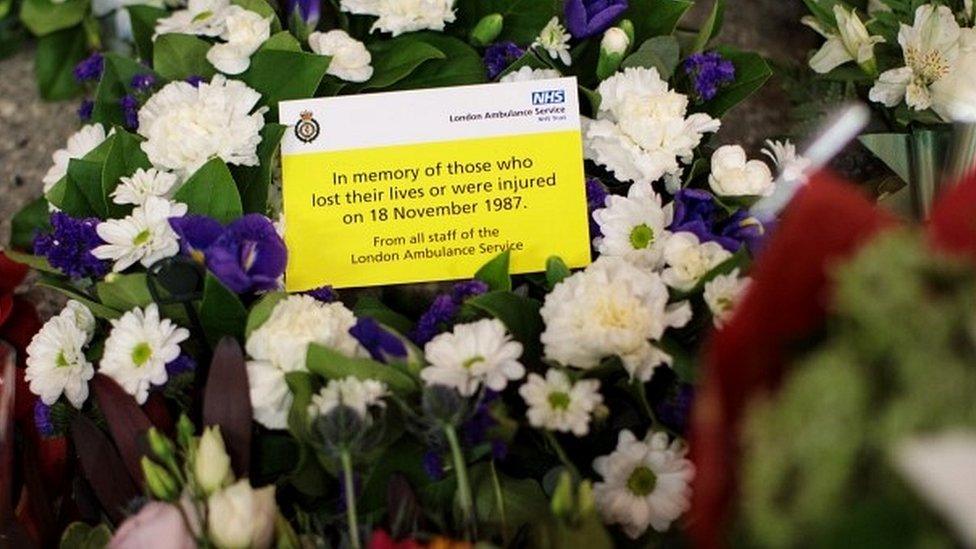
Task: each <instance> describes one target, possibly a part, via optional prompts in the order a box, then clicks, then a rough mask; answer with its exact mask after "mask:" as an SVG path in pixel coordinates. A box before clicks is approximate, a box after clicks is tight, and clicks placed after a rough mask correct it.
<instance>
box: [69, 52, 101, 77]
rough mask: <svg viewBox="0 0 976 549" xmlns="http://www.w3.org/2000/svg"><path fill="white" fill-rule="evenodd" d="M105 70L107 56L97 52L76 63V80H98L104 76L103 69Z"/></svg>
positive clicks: (73, 72) (74, 72)
mask: <svg viewBox="0 0 976 549" xmlns="http://www.w3.org/2000/svg"><path fill="white" fill-rule="evenodd" d="M104 70H105V58H104V57H102V54H100V53H98V52H95V53H93V54H91V55H89V56H88V57H86V58H84V59H82V60H81V61H79V62H78V64H77V65H75V68H74V71H72V74H74V77H75V80H77V81H78V82H87V81H89V80H98V79H99V78H101V77H102V71H104Z"/></svg>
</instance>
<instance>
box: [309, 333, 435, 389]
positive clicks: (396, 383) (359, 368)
mask: <svg viewBox="0 0 976 549" xmlns="http://www.w3.org/2000/svg"><path fill="white" fill-rule="evenodd" d="M306 366H307V367H308V370H309V371H310V372H312V373H315V374H318V375H320V376H322V377H324V378H325V379H342V378H344V377H348V376H353V377H356V378H359V379H375V380H378V381H382V382H383V383H386V385H387V386H388V387H389V388H390V390H391V391H393V392H396V393H399V394H402V395H406V394H410V393H414V392H416V391H417V390H419V389H420V385H419V383H418V382H417V380H416V379H414V378H412V377H410V376H409V375H408V374H406V373H405V372H404V371H403V370H400V369H398V368H396V367H393V366H389V365H386V364H380V363H379V362H376V361H374V360H370V359H368V358H349V357H347V356H345V355H342V354H340V353H338V352H336V351H333V350H332V349H329V348H327V347H322V346H321V345H315V344H312V345H309V347H308V360H307V362H306Z"/></svg>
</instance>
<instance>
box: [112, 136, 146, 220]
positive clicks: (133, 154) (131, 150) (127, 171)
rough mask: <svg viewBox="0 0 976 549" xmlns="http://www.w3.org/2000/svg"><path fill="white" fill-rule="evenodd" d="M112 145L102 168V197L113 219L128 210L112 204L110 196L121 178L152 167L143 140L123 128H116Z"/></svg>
mask: <svg viewBox="0 0 976 549" xmlns="http://www.w3.org/2000/svg"><path fill="white" fill-rule="evenodd" d="M110 139H111V142H112V144H111V145H110V147H109V150H108V156H106V157H105V165H104V166H103V167H102V196H103V198H104V200H105V202H106V208H107V209H108V213H109V214H110V216H111V217H122V216H123V215H124V214H125V213H126V211H127V208H125V207H123V206H120V205H118V204H115V203H114V202H112V199H111V198H110V195H111V194H112V192H114V191H115V188H116V187H117V186H118V184H119V178H121V177H126V176H130V175H132V174H133V173H135V171H136V170H137V169H139V168H143V169H146V168H149V167H151V166H152V164H150V162H149V157H147V156H146V153H144V152H142V148H141V147H140V143H142V138H141V137H139V136H137V135H134V134H131V133H129V132H127V131H125V130H123V129H122V128H116V131H115V136H113V137H111V138H110Z"/></svg>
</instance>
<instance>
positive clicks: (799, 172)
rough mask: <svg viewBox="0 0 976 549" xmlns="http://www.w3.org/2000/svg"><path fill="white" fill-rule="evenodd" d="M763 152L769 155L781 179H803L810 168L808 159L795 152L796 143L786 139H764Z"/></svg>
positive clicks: (788, 180)
mask: <svg viewBox="0 0 976 549" xmlns="http://www.w3.org/2000/svg"><path fill="white" fill-rule="evenodd" d="M762 152H763V154H764V155H766V156H767V157H769V159H770V160H772V161H773V164H774V165H775V166H776V169H777V171H778V172H779V175H780V177H782V178H783V181H787V182H791V181H804V180H806V177H807V170H808V169H809V168H810V165H811V162H810V159H809V158H807V157H805V156H802V155H801V154H799V153H797V152H796V145H794V144H793V142H792V141H790V140H789V139H786V140H784V141H773V140H772V139H767V140H766V146H765V147H763V151H762Z"/></svg>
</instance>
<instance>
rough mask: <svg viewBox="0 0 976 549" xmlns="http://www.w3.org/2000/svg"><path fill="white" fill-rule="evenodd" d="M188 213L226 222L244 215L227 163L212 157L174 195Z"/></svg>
mask: <svg viewBox="0 0 976 549" xmlns="http://www.w3.org/2000/svg"><path fill="white" fill-rule="evenodd" d="M173 200H175V201H177V202H182V203H183V204H186V205H187V208H188V210H189V212H190V213H194V214H199V215H207V216H210V217H213V218H214V219H216V220H217V221H220V222H221V223H224V224H226V223H229V222H231V221H233V220H235V219H237V218H238V217H240V216H241V215H243V207H242V206H241V197H240V195H239V194H238V193H237V185H236V184H235V183H234V177H233V176H231V174H230V170H228V169H227V164H225V163H224V161H223V160H221V159H219V158H213V159H211V160H210V161H208V162H207V163H206V164H204V165H203V166H201V167H200V169H199V170H197V171H196V172H195V173H194V174H193V175H191V176H190V178H189V179H187V180H186V182H185V183H183V185H182V186H181V187H180V188H179V190H177V191H176V193H175V194H174V195H173Z"/></svg>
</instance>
